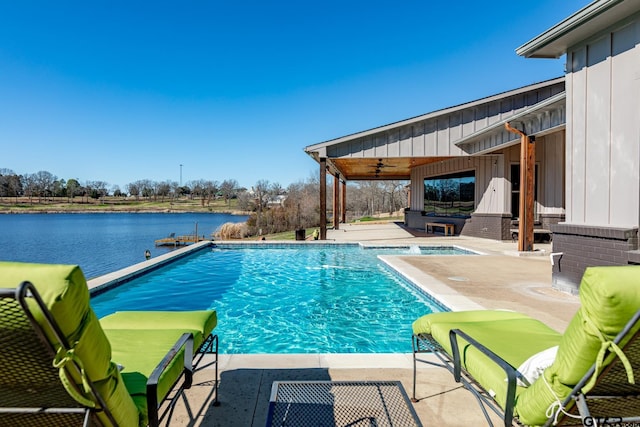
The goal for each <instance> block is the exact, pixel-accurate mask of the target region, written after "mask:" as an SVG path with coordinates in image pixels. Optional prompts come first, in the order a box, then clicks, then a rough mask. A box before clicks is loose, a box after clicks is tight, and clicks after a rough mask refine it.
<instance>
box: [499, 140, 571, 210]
mask: <svg viewBox="0 0 640 427" xmlns="http://www.w3.org/2000/svg"><path fill="white" fill-rule="evenodd" d="M535 145H536V166H537V168H538V182H537V189H538V194H537V195H536V209H535V211H536V213H537V214H556V215H562V214H564V213H565V212H564V150H565V144H564V132H562V131H560V132H554V133H552V134H549V135H545V136H541V137H538V138H537V139H536V141H535ZM504 155H505V162H506V165H505V170H506V171H507V172H506V173H507V178H508V180H509V185H511V182H512V179H513V177H511V165H513V164H520V144H518V145H514V146H513V147H509V148H507V149H505V150H504ZM518 180H519V179H518ZM510 189H511V187H509V191H510ZM510 210H511V207H510V206H509V207H508V209H507V212H508V211H510Z"/></svg>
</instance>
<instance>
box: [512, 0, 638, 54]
mask: <svg viewBox="0 0 640 427" xmlns="http://www.w3.org/2000/svg"><path fill="white" fill-rule="evenodd" d="M624 1H625V0H596V1H594V2H593V3H591V4H588V5H587V6H585V7H583V8H582V9H580V10H579V11H577V12H576V13H574V14H573V15H571V16H569V17H567V18H566V19H564V20H563V21H561V22H559V23H558V24H556V25H555V26H553V27H551V28H549V29H548V30H547V31H545V32H544V33H542V34H540V35H539V36H537V37H535V38H533V39H531V40H529V41H528V42H526V43H525V44H523V45H522V46H520V47H518V48H517V49H516V54H518V55H519V56H524V57H525V58H559V57H560V56H562V55H563V54H564V53H566V51H563V52H561V53H560V54H554V55H549V54H541V55H537V54H536V53H537V52H539V51H540V50H541V49H542V48H544V47H546V46H548V45H549V44H551V43H553V42H554V41H556V40H558V39H560V38H561V37H563V36H565V35H567V34H568V33H569V32H571V31H573V30H574V29H576V28H577V27H579V26H581V25H584V24H585V23H586V22H589V21H591V20H593V19H594V18H596V17H598V16H600V15H601V14H603V13H604V12H606V11H607V10H609V9H611V8H612V7H614V6H616V5H617V4H619V3H623V2H624Z"/></svg>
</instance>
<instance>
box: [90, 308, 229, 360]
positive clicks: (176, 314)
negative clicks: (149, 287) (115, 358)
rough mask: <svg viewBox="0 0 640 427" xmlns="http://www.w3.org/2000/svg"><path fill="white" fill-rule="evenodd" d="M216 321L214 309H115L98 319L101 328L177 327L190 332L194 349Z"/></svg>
mask: <svg viewBox="0 0 640 427" xmlns="http://www.w3.org/2000/svg"><path fill="white" fill-rule="evenodd" d="M217 323H218V320H217V316H216V311H215V310H199V311H117V312H115V313H113V314H110V315H108V316H105V317H103V318H102V319H100V324H101V325H102V328H103V329H179V330H181V331H182V332H191V333H192V334H193V348H194V351H195V350H196V349H198V348H199V347H200V345H201V344H202V342H203V340H204V339H205V338H206V337H207V336H209V334H210V333H211V331H213V329H214V328H215V327H216V325H217Z"/></svg>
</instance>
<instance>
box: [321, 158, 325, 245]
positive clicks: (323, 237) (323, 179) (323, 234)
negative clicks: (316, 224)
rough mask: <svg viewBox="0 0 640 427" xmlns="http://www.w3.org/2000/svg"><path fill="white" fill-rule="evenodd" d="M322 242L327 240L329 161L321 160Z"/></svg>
mask: <svg viewBox="0 0 640 427" xmlns="http://www.w3.org/2000/svg"><path fill="white" fill-rule="evenodd" d="M320 240H327V159H326V158H324V157H322V158H320Z"/></svg>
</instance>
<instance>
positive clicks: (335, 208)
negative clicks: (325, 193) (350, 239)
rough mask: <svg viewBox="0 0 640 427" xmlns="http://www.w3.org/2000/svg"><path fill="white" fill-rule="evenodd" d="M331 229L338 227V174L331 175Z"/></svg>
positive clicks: (337, 228)
mask: <svg viewBox="0 0 640 427" xmlns="http://www.w3.org/2000/svg"><path fill="white" fill-rule="evenodd" d="M333 229H334V230H339V229H340V175H339V174H338V173H336V174H335V175H334V176H333Z"/></svg>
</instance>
